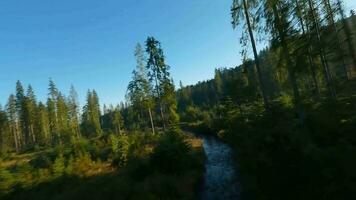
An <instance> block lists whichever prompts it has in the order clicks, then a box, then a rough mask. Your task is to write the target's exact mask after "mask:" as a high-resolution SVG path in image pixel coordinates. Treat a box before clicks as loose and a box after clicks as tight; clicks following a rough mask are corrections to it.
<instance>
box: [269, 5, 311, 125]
mask: <svg viewBox="0 0 356 200" xmlns="http://www.w3.org/2000/svg"><path fill="white" fill-rule="evenodd" d="M283 3H285V2H283V1H275V0H267V1H266V3H265V15H266V21H267V23H268V24H269V25H270V27H272V28H271V29H270V30H271V32H272V35H273V36H274V37H276V40H277V41H278V43H279V44H280V46H281V48H282V51H283V56H284V59H285V61H286V65H287V70H288V78H289V81H290V83H291V86H292V90H293V97H294V103H295V107H296V109H297V112H298V116H299V120H300V123H301V124H302V125H303V124H304V113H303V110H302V107H301V106H302V105H301V99H300V93H299V88H298V85H297V80H296V76H295V69H294V68H293V61H292V58H291V56H290V47H289V43H288V29H289V26H290V24H289V22H288V20H287V13H288V4H287V5H286V4H283ZM279 8H281V9H279ZM267 26H268V25H267Z"/></svg>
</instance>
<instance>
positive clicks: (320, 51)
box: [308, 0, 336, 99]
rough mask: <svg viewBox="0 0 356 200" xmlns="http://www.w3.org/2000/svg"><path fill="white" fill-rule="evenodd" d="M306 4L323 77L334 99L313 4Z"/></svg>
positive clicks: (309, 0) (310, 0)
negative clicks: (317, 44)
mask: <svg viewBox="0 0 356 200" xmlns="http://www.w3.org/2000/svg"><path fill="white" fill-rule="evenodd" d="M308 4H309V9H310V12H311V14H312V20H313V24H314V28H315V31H316V36H317V40H318V43H319V53H320V60H321V63H322V66H323V72H324V76H325V81H326V85H327V88H328V92H329V95H330V97H331V98H334V99H335V98H336V93H335V90H334V87H333V85H332V76H331V74H330V70H329V66H328V62H327V60H326V57H325V51H324V47H323V46H322V45H323V44H322V41H321V34H320V27H319V23H318V22H317V19H316V16H315V11H314V4H313V2H312V0H308Z"/></svg>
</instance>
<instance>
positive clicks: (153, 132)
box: [148, 107, 155, 135]
mask: <svg viewBox="0 0 356 200" xmlns="http://www.w3.org/2000/svg"><path fill="white" fill-rule="evenodd" d="M148 113H149V115H150V121H151V128H152V134H153V135H155V126H154V123H153V118H152V112H151V108H150V107H148Z"/></svg>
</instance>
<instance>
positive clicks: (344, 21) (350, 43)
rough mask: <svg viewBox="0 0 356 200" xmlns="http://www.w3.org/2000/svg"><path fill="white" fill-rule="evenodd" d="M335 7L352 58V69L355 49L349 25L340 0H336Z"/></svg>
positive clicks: (354, 62) (355, 55)
mask: <svg viewBox="0 0 356 200" xmlns="http://www.w3.org/2000/svg"><path fill="white" fill-rule="evenodd" d="M337 7H338V10H339V13H340V17H341V22H342V24H343V29H344V32H345V35H346V42H347V47H348V50H349V53H350V57H351V60H352V64H353V66H354V69H356V51H355V47H354V45H353V44H354V43H353V40H352V33H351V30H350V26H349V23H348V22H347V19H346V16H345V11H344V7H343V5H342V1H341V0H337Z"/></svg>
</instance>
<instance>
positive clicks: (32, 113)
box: [26, 85, 37, 144]
mask: <svg viewBox="0 0 356 200" xmlns="http://www.w3.org/2000/svg"><path fill="white" fill-rule="evenodd" d="M36 105H37V102H36V96H35V93H34V91H33V89H32V86H31V85H29V86H28V88H27V94H26V114H27V116H26V119H27V122H26V124H27V125H28V135H29V137H30V140H31V142H32V144H35V143H36V135H35V134H36V133H35V123H36Z"/></svg>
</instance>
